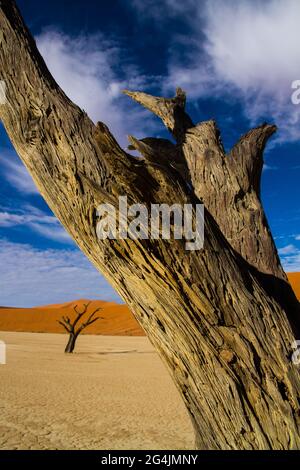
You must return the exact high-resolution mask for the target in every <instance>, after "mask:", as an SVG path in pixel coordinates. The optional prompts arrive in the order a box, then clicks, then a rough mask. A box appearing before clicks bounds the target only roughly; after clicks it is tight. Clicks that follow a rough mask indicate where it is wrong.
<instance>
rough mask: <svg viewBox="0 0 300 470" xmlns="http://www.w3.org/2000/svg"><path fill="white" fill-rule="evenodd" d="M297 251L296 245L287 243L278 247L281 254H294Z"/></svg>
mask: <svg viewBox="0 0 300 470" xmlns="http://www.w3.org/2000/svg"><path fill="white" fill-rule="evenodd" d="M296 251H297V248H296V247H295V246H294V245H286V246H284V247H282V248H279V249H278V253H279V254H280V255H292V254H294V253H295V252H296Z"/></svg>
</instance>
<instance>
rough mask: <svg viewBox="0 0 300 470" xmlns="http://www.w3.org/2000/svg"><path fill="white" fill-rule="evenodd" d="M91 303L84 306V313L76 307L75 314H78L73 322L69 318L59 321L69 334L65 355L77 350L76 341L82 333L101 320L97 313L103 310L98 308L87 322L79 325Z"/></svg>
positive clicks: (65, 317)
mask: <svg viewBox="0 0 300 470" xmlns="http://www.w3.org/2000/svg"><path fill="white" fill-rule="evenodd" d="M90 303H91V302H89V303H87V304H83V311H82V312H79V311H78V310H77V305H75V306H74V312H75V313H76V315H75V317H74V319H73V320H71V319H70V317H67V316H63V317H62V318H61V320H58V323H59V324H60V325H62V326H63V327H64V329H65V330H66V331H67V332H68V333H69V340H68V343H67V346H66V348H65V353H72V352H73V351H74V349H75V345H76V341H77V338H78V336H79V335H80V333H82V332H83V330H84V329H85V328H86V327H87V326H89V325H91V324H92V323H95V322H96V321H97V320H99V318H100V317H95V315H96V313H97V312H99V310H101V308H97V309H96V310H94V311H93V312H92V313H91V314H90V315H89V316H88V318H87V320H86V321H84V322H81V324H80V323H79V322H80V320H82V319H83V318H84V315H85V314H86V313H87V311H88V308H89V305H90Z"/></svg>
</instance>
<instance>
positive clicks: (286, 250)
mask: <svg viewBox="0 0 300 470" xmlns="http://www.w3.org/2000/svg"><path fill="white" fill-rule="evenodd" d="M278 252H279V254H280V258H281V262H282V265H283V267H284V269H285V271H286V272H299V271H300V249H299V248H297V247H296V246H294V245H287V246H285V247H283V248H281V249H279V250H278Z"/></svg>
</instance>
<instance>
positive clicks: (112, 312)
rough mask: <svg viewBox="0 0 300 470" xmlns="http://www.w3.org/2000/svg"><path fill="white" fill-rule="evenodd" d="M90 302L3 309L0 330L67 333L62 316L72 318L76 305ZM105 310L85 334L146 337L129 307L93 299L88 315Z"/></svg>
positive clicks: (99, 313) (79, 306) (0, 317)
mask: <svg viewBox="0 0 300 470" xmlns="http://www.w3.org/2000/svg"><path fill="white" fill-rule="evenodd" d="M87 302H89V300H85V299H80V300H78V301H74V302H68V303H64V304H59V305H46V306H44V307H33V308H6V307H3V308H0V331H25V332H33V333H65V330H64V329H63V327H62V326H61V325H59V323H57V320H59V319H60V318H61V317H62V315H64V316H69V317H70V318H73V317H74V315H75V313H74V306H75V305H78V309H79V310H81V309H82V306H83V304H84V303H87ZM99 307H101V308H102V310H101V311H99V312H98V315H99V316H101V317H102V318H101V319H99V320H98V321H97V322H95V323H93V324H92V325H90V326H88V327H87V328H86V329H85V330H84V332H83V333H85V334H94V335H111V336H114V335H116V336H143V335H145V333H144V331H143V330H142V328H141V327H140V326H139V324H138V323H137V321H136V320H135V318H134V317H133V315H132V313H131V312H130V311H129V309H128V307H127V306H126V305H119V304H116V303H113V302H104V301H102V300H93V301H91V304H90V305H89V309H88V312H90V313H92V312H93V311H94V310H95V309H96V308H99Z"/></svg>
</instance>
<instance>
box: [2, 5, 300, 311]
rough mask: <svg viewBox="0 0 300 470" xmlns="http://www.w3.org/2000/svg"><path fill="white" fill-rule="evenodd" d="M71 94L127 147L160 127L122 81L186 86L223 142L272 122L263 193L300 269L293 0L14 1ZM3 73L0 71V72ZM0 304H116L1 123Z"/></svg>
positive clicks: (286, 251)
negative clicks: (100, 301)
mask: <svg viewBox="0 0 300 470" xmlns="http://www.w3.org/2000/svg"><path fill="white" fill-rule="evenodd" d="M18 5H19V7H20V9H21V11H22V14H23V16H24V17H25V20H26V23H27V25H28V26H29V28H30V29H31V31H32V33H33V34H34V36H35V38H36V40H37V44H38V47H39V49H40V51H41V53H42V55H43V56H44V59H45V61H46V63H47V65H48V67H49V68H50V71H51V72H52V73H53V75H54V77H55V78H56V80H57V81H58V83H59V84H60V85H61V86H62V88H63V89H64V91H65V92H66V93H67V94H68V95H69V96H70V97H71V98H72V99H73V100H74V101H75V102H76V103H77V104H79V105H80V106H81V107H82V108H83V109H85V110H86V111H87V112H88V113H89V115H90V116H91V118H92V119H93V120H94V121H97V120H102V121H104V122H105V123H106V124H107V125H108V126H109V127H110V129H111V130H112V131H113V133H114V135H115V136H116V137H117V139H118V141H119V142H120V143H121V145H122V146H126V142H127V140H126V135H127V134H133V135H135V136H136V137H145V136H164V137H167V133H166V131H165V130H164V129H163V127H162V125H161V123H160V122H159V121H158V120H157V119H155V118H154V117H152V116H151V115H150V113H148V112H147V111H145V110H143V109H142V108H140V107H139V106H138V105H136V104H134V103H133V102H131V101H130V100H129V98H127V97H125V96H122V94H121V90H122V89H123V88H129V89H137V90H143V91H146V92H149V93H152V94H157V95H165V96H172V95H173V94H174V90H175V88H176V86H182V87H183V88H184V89H185V90H186V92H187V94H188V105H187V107H188V112H189V113H190V114H191V116H192V118H193V120H194V121H195V122H199V121H201V120H207V119H211V118H214V119H216V120H217V122H218V125H219V127H220V129H221V132H222V137H223V141H224V145H225V148H226V149H228V150H229V149H230V147H231V146H232V145H233V144H234V142H235V141H236V140H237V139H238V138H239V137H240V135H241V134H242V133H244V132H246V131H247V130H249V128H250V127H253V126H256V125H258V124H260V123H262V122H263V121H268V122H275V123H276V124H277V125H278V127H279V131H278V133H277V135H276V136H275V137H273V138H272V140H271V141H270V142H269V144H268V147H267V151H266V154H265V169H264V172H263V181H262V197H263V202H264V206H265V210H266V213H267V216H268V219H269V223H270V225H271V228H272V231H273V235H274V237H275V241H276V244H277V246H278V249H279V252H280V255H281V258H282V262H283V264H284V267H285V269H286V270H287V271H300V207H299V203H298V201H299V200H300V185H299V177H300V158H299V157H300V152H299V151H300V105H299V106H295V105H293V104H292V103H291V93H292V90H291V83H292V81H294V80H297V79H300V54H299V43H300V29H299V22H300V2H299V1H298V0H262V1H259V0H254V1H253V0H251V1H250V0H249V1H247V0H244V1H243V0H242V1H241V0H239V1H234V0H223V1H219V0H209V1H205V0H203V1H199V0H185V1H184V2H182V1H180V0H114V1H105V0H103V1H95V0H94V1H93V0H85V1H83V0H76V1H74V0H70V1H64V2H61V1H58V0H51V1H50V0H44V1H43V5H42V6H41V3H40V2H38V1H37V0H19V1H18ZM0 79H1V71H0ZM0 181H1V185H0V265H1V272H0V305H12V306H13V305H15V306H33V305H38V304H47V303H57V302H64V301H68V300H71V299H75V298H80V297H89V298H102V299H106V300H116V301H121V300H120V299H119V297H118V295H117V294H116V293H115V292H114V290H113V289H112V288H111V287H110V286H109V285H108V284H107V282H106V281H105V280H104V278H103V277H102V276H100V275H99V274H98V273H97V272H96V270H95V269H94V268H93V266H91V264H90V263H89V262H88V261H87V260H86V259H85V257H84V256H83V255H82V254H81V253H80V251H79V250H78V249H77V248H76V246H75V245H74V243H73V242H72V240H71V239H70V238H69V236H68V235H67V234H66V232H65V231H64V229H63V228H62V227H61V225H60V224H59V222H58V221H57V220H56V219H55V217H54V216H53V215H52V214H51V212H50V210H49V209H48V207H47V205H46V204H45V202H44V201H43V199H42V198H41V197H40V196H39V194H38V192H37V190H36V188H35V186H34V184H33V183H32V181H31V178H30V176H29V175H28V174H27V172H26V170H25V168H24V167H23V165H22V163H21V162H20V160H19V158H18V157H17V155H16V154H15V152H14V150H13V148H12V146H11V145H10V143H9V141H8V139H7V137H6V135H5V132H4V130H3V128H0Z"/></svg>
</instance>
